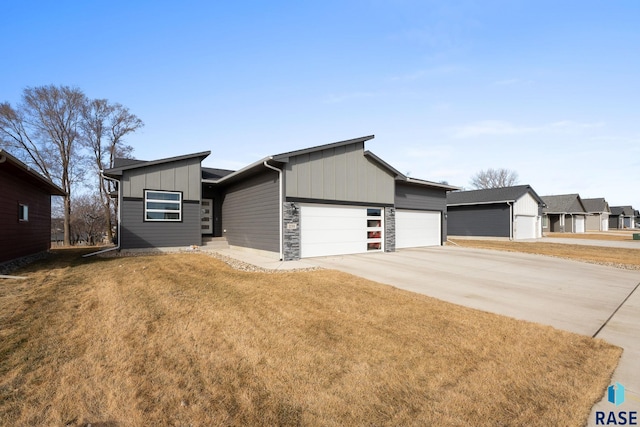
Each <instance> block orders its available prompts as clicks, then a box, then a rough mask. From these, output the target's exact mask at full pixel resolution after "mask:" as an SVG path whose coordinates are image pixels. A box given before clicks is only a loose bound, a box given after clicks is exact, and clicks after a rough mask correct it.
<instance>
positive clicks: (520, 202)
mask: <svg viewBox="0 0 640 427" xmlns="http://www.w3.org/2000/svg"><path fill="white" fill-rule="evenodd" d="M543 205H544V202H543V201H542V199H541V198H540V196H538V194H537V193H536V192H535V191H534V190H533V188H531V186H529V185H517V186H513V187H502V188H491V189H486V190H473V191H455V192H451V193H449V194H448V195H447V215H448V223H447V226H448V233H449V235H450V236H479V237H505V238H509V239H513V240H523V239H537V238H540V237H542V221H541V212H542V207H543Z"/></svg>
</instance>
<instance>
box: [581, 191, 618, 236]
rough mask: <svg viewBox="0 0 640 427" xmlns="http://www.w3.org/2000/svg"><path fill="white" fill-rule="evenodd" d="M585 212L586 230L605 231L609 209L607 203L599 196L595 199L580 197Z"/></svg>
mask: <svg viewBox="0 0 640 427" xmlns="http://www.w3.org/2000/svg"><path fill="white" fill-rule="evenodd" d="M582 203H583V204H584V207H585V209H586V210H587V213H588V214H589V215H588V216H587V231H607V230H609V214H611V209H610V208H609V203H607V201H606V200H605V199H604V198H602V197H600V198H597V199H582Z"/></svg>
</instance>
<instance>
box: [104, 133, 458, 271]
mask: <svg viewBox="0 0 640 427" xmlns="http://www.w3.org/2000/svg"><path fill="white" fill-rule="evenodd" d="M371 139H373V135H371V136H365V137H361V138H355V139H350V140H346V141H339V142H335V143H331V144H326V145H320V146H315V147H310V148H304V149H301V150H296V151H291V152H287V153H281V154H277V155H272V156H268V157H265V158H263V159H260V160H258V161H256V162H254V163H252V164H250V165H247V166H246V167H244V168H242V169H240V170H237V171H229V170H223V169H212V168H203V167H202V166H201V163H202V160H204V159H205V158H206V157H207V156H208V155H209V154H210V152H208V151H207V152H201V153H194V154H189V155H184V156H178V157H172V158H168V159H161V160H155V161H148V162H143V161H127V162H125V163H118V164H117V165H116V167H114V168H112V169H109V170H106V171H104V175H105V176H106V177H108V178H110V179H114V180H117V181H118V182H119V183H118V197H119V199H120V207H121V212H120V217H121V220H120V231H119V236H120V240H119V242H120V243H119V245H120V247H121V248H122V249H130V248H148V247H179V246H187V245H200V244H201V243H202V241H203V236H204V238H205V239H208V238H212V237H213V238H224V239H226V241H227V242H228V244H229V245H230V246H232V247H239V248H247V249H251V250H254V251H260V253H261V254H263V255H267V256H271V257H274V258H279V259H283V260H294V259H299V258H306V257H314V256H324V255H339V254H351V253H363V252H374V251H384V252H392V251H394V250H395V249H396V248H406V247H414V246H431V245H441V244H442V243H443V242H444V241H446V209H447V207H446V193H447V192H448V191H451V190H456V189H457V187H453V186H450V185H444V184H438V183H435V182H431V181H425V180H421V179H415V178H410V177H407V176H405V175H404V174H402V173H400V172H398V171H397V170H396V169H394V168H393V167H392V166H390V165H389V164H387V163H386V162H385V161H384V160H382V159H380V158H379V157H377V156H376V155H375V154H373V153H372V152H370V151H368V150H365V142H366V141H368V140H371Z"/></svg>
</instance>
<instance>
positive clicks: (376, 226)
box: [367, 208, 382, 251]
mask: <svg viewBox="0 0 640 427" xmlns="http://www.w3.org/2000/svg"><path fill="white" fill-rule="evenodd" d="M381 250H382V209H380V208H368V209H367V251H381Z"/></svg>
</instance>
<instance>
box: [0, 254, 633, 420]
mask: <svg viewBox="0 0 640 427" xmlns="http://www.w3.org/2000/svg"><path fill="white" fill-rule="evenodd" d="M13 274H16V275H26V276H29V279H27V280H4V281H2V282H0V420H2V421H1V422H0V423H2V424H3V425H7V426H9V425H11V426H14V425H15V426H18V425H58V426H80V425H86V424H87V423H91V424H92V425H104V426H148V425H181V426H182V425H184V426H187V425H194V426H201V425H202V426H204V425H206V426H210V425H211V426H213V425H242V426H246V425H265V426H266V425H268V426H274V425H308V426H321V425H324V426H347V425H394V426H395V425H402V426H411V425H415V426H426V425H441V426H449V425H460V426H469V425H473V426H483V425H486V426H497V425H510V426H535V425H539V426H552V425H557V426H559V425H562V426H581V425H583V424H584V423H585V422H586V420H587V417H588V416H589V411H590V408H591V406H592V405H593V404H594V403H595V402H597V401H599V400H600V398H601V397H602V395H603V392H604V390H605V388H606V386H607V385H608V383H609V380H610V377H611V373H612V372H613V370H614V368H615V366H616V364H617V362H618V358H619V356H620V354H621V350H620V349H619V348H617V347H614V346H612V345H609V344H607V343H605V342H604V341H601V340H597V339H591V338H589V337H585V336H580V335H576V334H572V333H568V332H563V331H559V330H556V329H553V328H551V327H547V326H541V325H537V324H533V323H527V322H522V321H517V320H514V319H510V318H506V317H502V316H498V315H493V314H489V313H485V312H480V311H476V310H472V309H467V308H463V307H460V306H456V305H452V304H449V303H445V302H442V301H439V300H436V299H433V298H429V297H426V296H422V295H417V294H413V293H410V292H406V291H401V290H398V289H395V288H392V287H389V286H384V285H380V284H377V283H373V282H370V281H367V280H364V279H360V278H357V277H354V276H351V275H348V274H344V273H339V272H335V271H328V270H319V271H312V272H294V273H273V274H264V273H247V272H240V271H236V270H233V269H231V268H230V267H229V266H227V265H226V264H224V263H222V262H220V261H218V260H216V259H214V258H212V257H209V256H207V255H203V254H173V255H161V256H140V257H129V258H108V259H98V258H90V259H81V258H79V257H78V251H75V250H64V251H57V253H56V255H54V256H53V257H51V258H50V259H49V260H47V261H41V262H39V263H37V264H33V265H31V266H30V267H27V268H26V269H23V270H20V271H16V272H14V273H13ZM425 280H426V279H425ZM100 423H102V424H100Z"/></svg>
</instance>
